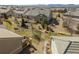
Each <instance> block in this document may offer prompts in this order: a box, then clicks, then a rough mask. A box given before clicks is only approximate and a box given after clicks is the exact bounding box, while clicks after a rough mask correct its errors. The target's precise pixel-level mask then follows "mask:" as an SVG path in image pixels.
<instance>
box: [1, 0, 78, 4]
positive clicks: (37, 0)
mask: <svg viewBox="0 0 79 59" xmlns="http://www.w3.org/2000/svg"><path fill="white" fill-rule="evenodd" d="M36 4H79V0H0V5H36Z"/></svg>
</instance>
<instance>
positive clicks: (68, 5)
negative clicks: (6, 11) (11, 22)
mask: <svg viewBox="0 0 79 59" xmlns="http://www.w3.org/2000/svg"><path fill="white" fill-rule="evenodd" d="M0 6H4V7H38V8H39V7H42V8H51V7H78V8H79V5H75V4H48V5H44V4H37V5H0Z"/></svg>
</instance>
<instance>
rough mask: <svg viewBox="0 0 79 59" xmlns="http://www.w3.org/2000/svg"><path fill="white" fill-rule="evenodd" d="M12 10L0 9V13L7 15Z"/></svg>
mask: <svg viewBox="0 0 79 59" xmlns="http://www.w3.org/2000/svg"><path fill="white" fill-rule="evenodd" d="M9 10H10V9H0V13H7V12H8V11H9Z"/></svg>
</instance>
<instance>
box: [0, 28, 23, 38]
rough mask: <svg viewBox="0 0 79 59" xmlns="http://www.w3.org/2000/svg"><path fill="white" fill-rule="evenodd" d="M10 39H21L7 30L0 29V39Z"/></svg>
mask: <svg viewBox="0 0 79 59" xmlns="http://www.w3.org/2000/svg"><path fill="white" fill-rule="evenodd" d="M11 37H22V36H20V35H18V34H16V33H14V32H11V31H9V30H7V29H3V28H0V38H11Z"/></svg>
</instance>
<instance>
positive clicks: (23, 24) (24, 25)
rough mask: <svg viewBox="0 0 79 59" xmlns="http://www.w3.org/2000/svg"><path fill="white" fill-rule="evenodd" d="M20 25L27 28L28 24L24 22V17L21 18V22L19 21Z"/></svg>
mask: <svg viewBox="0 0 79 59" xmlns="http://www.w3.org/2000/svg"><path fill="white" fill-rule="evenodd" d="M21 27H23V28H28V26H27V25H26V24H25V21H24V19H23V18H22V22H21Z"/></svg>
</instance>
